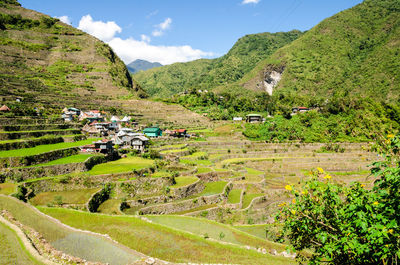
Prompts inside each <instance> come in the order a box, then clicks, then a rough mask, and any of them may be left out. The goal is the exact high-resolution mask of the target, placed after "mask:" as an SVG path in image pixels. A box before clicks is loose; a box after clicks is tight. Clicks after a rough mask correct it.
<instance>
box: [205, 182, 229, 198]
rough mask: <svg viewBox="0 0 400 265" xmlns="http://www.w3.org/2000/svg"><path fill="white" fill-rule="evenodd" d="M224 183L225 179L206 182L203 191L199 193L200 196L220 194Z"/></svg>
mask: <svg viewBox="0 0 400 265" xmlns="http://www.w3.org/2000/svg"><path fill="white" fill-rule="evenodd" d="M226 184H228V182H226V181H215V182H209V183H207V184H206V186H205V188H204V190H203V192H202V193H201V194H200V196H209V195H214V194H220V193H222V191H223V190H224V188H225V186H226Z"/></svg>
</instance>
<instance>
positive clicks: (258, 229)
mask: <svg viewBox="0 0 400 265" xmlns="http://www.w3.org/2000/svg"><path fill="white" fill-rule="evenodd" d="M266 227H267V225H237V226H236V225H235V228H236V229H239V230H240V231H243V232H246V233H248V234H251V235H253V236H256V237H259V238H262V239H265V238H266Z"/></svg>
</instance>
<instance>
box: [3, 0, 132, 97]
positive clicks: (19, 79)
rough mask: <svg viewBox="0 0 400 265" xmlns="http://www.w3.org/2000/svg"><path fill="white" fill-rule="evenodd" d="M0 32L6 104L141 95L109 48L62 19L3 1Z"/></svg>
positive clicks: (16, 3) (121, 63) (12, 2)
mask: <svg viewBox="0 0 400 265" xmlns="http://www.w3.org/2000/svg"><path fill="white" fill-rule="evenodd" d="M0 28H1V31H0V58H1V60H0V66H1V67H0V93H1V95H3V96H2V100H3V102H8V101H15V98H16V97H21V98H22V99H23V101H24V102H27V103H30V102H32V101H33V102H35V103H36V104H40V103H42V104H43V105H47V104H51V105H58V104H60V105H61V104H65V102H68V103H70V104H79V103H80V102H79V99H80V98H82V97H85V98H87V99H88V100H89V101H91V102H94V101H96V100H104V99H106V98H110V99H111V98H117V97H120V96H126V95H129V94H131V93H133V94H136V93H137V92H139V90H140V89H139V87H138V86H137V85H136V84H135V82H134V81H133V80H132V78H131V76H130V74H129V73H128V71H127V69H126V66H125V64H124V63H123V62H122V61H121V60H120V59H119V58H118V57H117V56H116V54H115V53H114V52H113V51H112V49H111V48H110V47H109V46H108V45H106V44H105V43H103V42H101V41H100V40H98V39H96V38H94V37H92V36H90V35H88V34H86V33H84V32H82V31H80V30H78V29H75V28H73V27H71V26H69V25H67V24H64V23H62V22H60V21H59V20H58V19H55V18H52V17H49V16H47V15H44V14H41V13H39V12H36V11H33V10H28V9H25V8H23V7H21V6H20V4H19V3H18V2H17V1H11V0H8V1H1V3H0ZM87 103H88V102H87V101H86V102H85V104H86V105H87Z"/></svg>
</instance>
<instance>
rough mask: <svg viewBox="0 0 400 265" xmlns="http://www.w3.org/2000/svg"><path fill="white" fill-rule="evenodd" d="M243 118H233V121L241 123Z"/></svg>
mask: <svg viewBox="0 0 400 265" xmlns="http://www.w3.org/2000/svg"><path fill="white" fill-rule="evenodd" d="M242 120H243V118H242V117H233V121H242Z"/></svg>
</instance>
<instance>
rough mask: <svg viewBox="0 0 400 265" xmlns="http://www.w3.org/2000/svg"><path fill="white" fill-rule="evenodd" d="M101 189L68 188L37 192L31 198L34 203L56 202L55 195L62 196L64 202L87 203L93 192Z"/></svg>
mask: <svg viewBox="0 0 400 265" xmlns="http://www.w3.org/2000/svg"><path fill="white" fill-rule="evenodd" d="M98 190H99V189H98V188H96V189H86V190H68V191H49V192H42V193H39V194H37V195H36V196H35V197H33V198H32V199H30V203H31V204H33V205H35V206H36V205H47V204H56V202H55V197H57V196H61V198H62V203H63V204H85V203H87V202H88V201H89V199H90V197H91V196H92V194H93V193H95V192H97V191H98Z"/></svg>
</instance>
